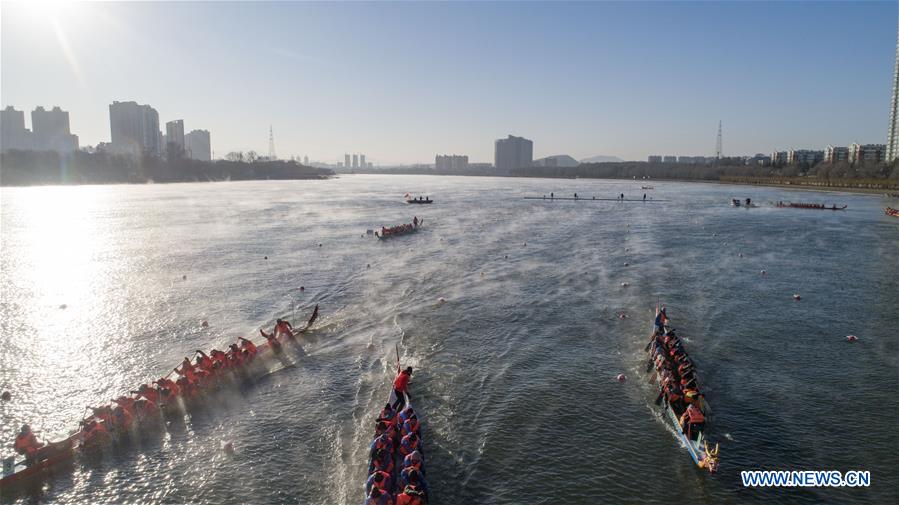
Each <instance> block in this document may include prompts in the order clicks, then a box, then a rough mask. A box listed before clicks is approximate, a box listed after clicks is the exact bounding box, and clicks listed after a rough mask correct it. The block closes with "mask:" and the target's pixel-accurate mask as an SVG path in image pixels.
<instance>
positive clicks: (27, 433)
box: [13, 424, 46, 464]
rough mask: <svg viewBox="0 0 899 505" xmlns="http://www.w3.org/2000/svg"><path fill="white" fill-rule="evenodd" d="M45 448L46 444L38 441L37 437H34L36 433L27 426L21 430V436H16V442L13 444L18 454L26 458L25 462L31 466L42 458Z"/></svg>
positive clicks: (24, 425)
mask: <svg viewBox="0 0 899 505" xmlns="http://www.w3.org/2000/svg"><path fill="white" fill-rule="evenodd" d="M45 446H46V444H42V443H41V442H38V441H37V437H36V436H35V435H34V432H33V431H31V427H30V426H28V425H27V424H23V425H22V428H21V429H20V430H19V434H18V435H16V440H15V442H14V443H13V447H14V448H15V450H16V452H17V453H19V454H21V455H23V456H25V461H26V462H28V463H29V464H31V463H33V462H34V461H37V459H38V458H40V456H41V453H42V449H43V448H44V447H45Z"/></svg>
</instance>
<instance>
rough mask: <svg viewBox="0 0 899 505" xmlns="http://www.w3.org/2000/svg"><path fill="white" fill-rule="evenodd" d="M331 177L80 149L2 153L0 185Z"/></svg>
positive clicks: (259, 162)
mask: <svg viewBox="0 0 899 505" xmlns="http://www.w3.org/2000/svg"><path fill="white" fill-rule="evenodd" d="M232 154H233V153H232ZM241 154H242V153H241ZM333 175H334V172H333V171H331V170H328V169H325V168H314V167H307V166H304V165H302V164H300V163H297V162H296V161H292V160H267V159H264V158H256V157H255V156H251V157H244V156H242V155H241V156H229V159H224V160H215V161H200V160H193V159H189V158H185V157H183V156H173V157H170V158H169V159H163V158H156V157H153V156H142V157H137V158H135V157H130V156H121V155H113V154H109V153H87V152H82V151H79V152H75V153H73V154H72V155H71V156H60V155H59V154H58V153H55V152H35V151H9V152H6V153H3V154H2V155H0V186H46V185H81V184H148V183H173V182H215V181H251V180H297V179H328V178H330V177H331V176H333Z"/></svg>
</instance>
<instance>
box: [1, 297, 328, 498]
mask: <svg viewBox="0 0 899 505" xmlns="http://www.w3.org/2000/svg"><path fill="white" fill-rule="evenodd" d="M317 318H318V305H316V306H315V309H314V310H313V312H312V316H310V318H309V320H308V321H307V322H306V325H305V326H304V327H303V328H302V329H300V330H298V331H297V332H296V333H297V334H302V333H305V332H306V331H307V330H308V329H309V328H310V327H311V326H312V324H313V323H314V322H315V320H316V319H317ZM288 339H289V337H288V336H287V335H286V334H281V335H275V336H274V337H273V338H272V339H270V340H268V341H267V342H265V343H262V344H259V345H258V346H257V347H256V351H257V352H256V354H255V356H253V357H252V359H251V360H249V361H245V362H244V363H243V364H242V365H241V366H240V367H239V369H238V368H231V369H222V371H220V372H219V373H217V374H216V376H215V377H213V378H212V379H210V380H207V381H205V382H203V383H201V384H200V385H198V386H197V387H196V390H195V392H194V393H193V395H192V397H190V398H187V397H185V396H184V395H180V394H179V395H172V396H170V397H169V398H168V399H167V400H166V401H164V402H163V401H157V402H154V403H155V406H156V409H155V412H156V414H155V415H147V416H144V417H140V416H135V423H136V425H137V429H136V430H134V432H136V433H148V432H149V433H152V432H158V431H160V430H161V429H164V427H165V426H164V424H163V423H162V422H161V420H162V418H164V419H166V420H168V421H177V420H178V419H180V420H183V418H184V415H186V414H189V413H190V412H191V410H193V409H196V408H199V406H201V405H203V404H206V403H208V402H203V401H202V400H204V399H206V400H209V401H212V400H215V398H214V397H213V396H214V393H215V392H217V391H221V390H223V389H225V388H227V387H230V386H233V385H235V384H237V385H239V384H247V383H251V382H253V381H254V380H259V379H261V378H262V377H265V376H267V375H269V374H270V373H272V372H273V369H272V368H271V367H272V365H273V361H275V360H274V358H275V357H277V356H281V355H282V354H283V353H282V346H283V345H284V343H285V342H286V341H287V340H288ZM286 366H289V365H286ZM282 368H284V367H282ZM172 374H173V372H172V373H169V375H167V376H166V377H165V378H166V379H167V378H169V377H170V376H172ZM132 395H133V396H132V397H131V398H137V397H138V396H139V395H134V392H132ZM91 417H93V416H91ZM88 419H90V417H89V418H88ZM88 419H84V420H82V421H81V423H80V424H79V429H78V430H76V431H74V432H72V433H71V434H70V435H69V436H68V437H67V438H65V439H64V440H61V441H58V442H50V443H48V444H47V445H46V446H45V447H46V449H41V451H42V454H41V456H40V457H39V458H38V461H31V462H29V461H27V460H23V461H20V462H16V461H15V456H10V457H7V458H4V459H3V472H2V475H0V490H2V491H4V492H5V491H8V490H10V489H13V488H16V487H18V486H21V485H24V484H26V483H29V482H33V481H34V480H35V479H38V478H40V477H44V476H48V475H51V474H52V473H53V472H55V471H57V470H62V469H64V468H68V466H67V463H70V462H72V460H73V459H74V458H75V457H76V456H77V455H79V454H82V453H83V454H85V455H88V454H89V455H98V452H99V451H101V450H102V449H105V448H106V447H109V446H111V445H114V444H117V443H119V442H125V441H126V440H127V439H130V438H131V436H132V433H133V432H131V431H128V430H125V431H120V430H117V429H115V428H106V427H105V425H106V424H108V421H106V420H102V419H96V418H95V419H94V421H95V422H93V423H92V424H91V426H94V427H95V426H98V425H101V426H103V428H102V431H92V432H91V433H106V434H105V435H103V436H102V437H97V436H91V434H90V433H88V432H87V431H86V430H87V429H88V428H87V426H88V424H87V423H86V421H88ZM101 438H102V439H101Z"/></svg>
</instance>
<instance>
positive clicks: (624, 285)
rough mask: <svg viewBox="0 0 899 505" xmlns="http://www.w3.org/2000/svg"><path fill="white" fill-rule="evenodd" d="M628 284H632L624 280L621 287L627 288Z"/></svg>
mask: <svg viewBox="0 0 899 505" xmlns="http://www.w3.org/2000/svg"><path fill="white" fill-rule="evenodd" d="M628 286H630V284H628V283H626V282H622V283H621V287H623V288H626V287H628Z"/></svg>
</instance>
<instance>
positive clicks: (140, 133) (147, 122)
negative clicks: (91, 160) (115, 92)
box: [109, 102, 162, 156]
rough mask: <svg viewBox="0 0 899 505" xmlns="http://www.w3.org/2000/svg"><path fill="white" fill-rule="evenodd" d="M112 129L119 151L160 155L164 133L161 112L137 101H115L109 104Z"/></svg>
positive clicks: (113, 141)
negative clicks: (161, 130) (161, 127)
mask: <svg viewBox="0 0 899 505" xmlns="http://www.w3.org/2000/svg"><path fill="white" fill-rule="evenodd" d="M109 130H110V138H111V139H112V150H113V152H114V153H116V154H127V155H132V156H139V155H140V154H142V153H147V154H151V155H153V156H159V155H160V153H161V146H160V144H161V142H162V139H161V137H162V134H161V133H160V131H159V113H158V112H156V109H154V108H153V107H150V106H149V105H139V104H138V103H137V102H112V104H110V106H109Z"/></svg>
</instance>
